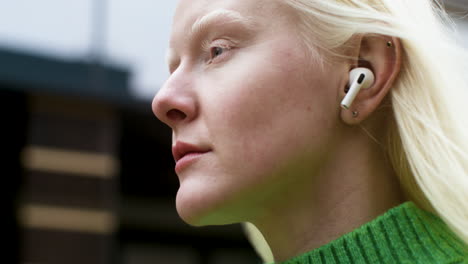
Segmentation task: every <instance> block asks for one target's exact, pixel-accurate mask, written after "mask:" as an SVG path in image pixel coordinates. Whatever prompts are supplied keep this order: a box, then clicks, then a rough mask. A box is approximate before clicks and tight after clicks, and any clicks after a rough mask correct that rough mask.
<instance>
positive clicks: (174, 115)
mask: <svg viewBox="0 0 468 264" xmlns="http://www.w3.org/2000/svg"><path fill="white" fill-rule="evenodd" d="M166 115H167V117H168V118H169V119H170V120H172V121H180V120H184V119H185V118H186V117H187V115H186V114H185V113H184V112H182V111H180V110H177V109H172V110H169V112H167V114H166Z"/></svg>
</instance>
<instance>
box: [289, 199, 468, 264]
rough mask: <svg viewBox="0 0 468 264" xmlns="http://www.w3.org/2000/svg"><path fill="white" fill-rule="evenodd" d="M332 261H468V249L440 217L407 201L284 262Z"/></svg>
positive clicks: (319, 263) (311, 263)
mask: <svg viewBox="0 0 468 264" xmlns="http://www.w3.org/2000/svg"><path fill="white" fill-rule="evenodd" d="M464 261H467V262H464ZM329 263H451V264H454V263H468V250H467V248H466V246H464V244H463V243H462V242H461V241H460V240H459V239H458V238H457V237H455V235H453V233H452V232H451V231H450V230H449V229H448V227H447V226H446V225H445V223H444V222H442V221H441V220H440V219H439V218H438V217H437V216H435V215H433V214H431V213H428V212H426V211H423V210H421V209H419V208H418V207H416V205H414V204H413V203H412V202H406V203H403V204H401V205H399V206H397V207H395V208H393V209H390V210H389V211H388V212H386V213H385V214H383V215H381V216H379V217H377V218H376V219H374V220H373V221H371V222H369V223H367V224H364V225H363V226H361V227H359V228H357V229H356V230H354V231H352V232H351V233H348V234H346V235H344V236H342V237H340V238H338V239H336V240H334V241H332V242H330V243H329V244H326V245H324V246H322V247H320V248H317V249H315V250H313V251H311V252H309V253H306V254H303V255H301V256H298V257H296V258H293V259H291V260H288V261H286V262H283V264H329Z"/></svg>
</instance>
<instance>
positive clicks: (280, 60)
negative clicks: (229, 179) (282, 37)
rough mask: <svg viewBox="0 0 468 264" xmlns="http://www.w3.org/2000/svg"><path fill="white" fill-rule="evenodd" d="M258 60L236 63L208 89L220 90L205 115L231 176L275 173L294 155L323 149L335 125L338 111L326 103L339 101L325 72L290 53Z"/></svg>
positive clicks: (282, 52) (224, 166) (212, 136)
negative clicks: (320, 143) (322, 143)
mask: <svg viewBox="0 0 468 264" xmlns="http://www.w3.org/2000/svg"><path fill="white" fill-rule="evenodd" d="M256 58H257V59H256V60H249V61H248V62H247V61H242V60H240V61H239V62H238V63H236V64H234V63H233V64H232V65H230V66H229V68H226V69H224V71H223V75H222V77H221V76H220V77H219V78H215V80H218V81H217V82H214V83H210V84H207V85H206V87H219V88H218V90H217V91H216V92H213V93H210V96H208V97H207V98H206V99H207V100H209V101H207V103H206V104H205V105H206V107H205V108H204V109H203V111H205V112H207V111H208V112H207V113H208V114H205V115H204V116H206V122H207V124H208V126H209V130H210V132H211V134H210V137H211V138H212V139H213V141H214V142H215V144H216V145H217V146H219V151H220V154H221V155H222V157H221V159H222V162H223V164H222V167H223V168H224V169H226V170H228V171H232V170H241V171H244V172H248V173H251V171H252V170H255V171H259V172H260V171H265V172H266V170H275V167H276V166H280V164H281V163H282V162H283V161H285V162H287V160H288V159H287V157H288V156H293V155H295V153H297V152H303V151H305V150H304V148H305V149H306V150H307V149H310V148H314V147H317V146H314V145H316V143H315V142H318V141H319V140H318V139H320V140H323V139H324V136H325V135H326V132H327V130H329V129H328V128H329V127H330V126H332V124H331V123H330V120H331V119H332V118H331V116H332V115H333V114H334V113H333V110H332V112H330V109H333V108H335V107H333V108H330V105H332V104H330V102H328V101H327V99H326V98H332V97H333V96H331V95H330V91H331V89H329V87H327V83H325V82H324V81H323V79H324V78H323V75H322V74H317V72H320V70H319V69H309V68H306V67H305V66H304V62H303V61H304V60H303V57H300V56H294V55H293V54H291V53H290V52H289V51H287V50H279V51H277V52H274V53H270V54H266V55H265V56H263V57H261V56H258V57H256ZM238 65H242V67H238ZM226 72H229V74H226ZM314 74H315V75H314ZM239 164H241V166H239Z"/></svg>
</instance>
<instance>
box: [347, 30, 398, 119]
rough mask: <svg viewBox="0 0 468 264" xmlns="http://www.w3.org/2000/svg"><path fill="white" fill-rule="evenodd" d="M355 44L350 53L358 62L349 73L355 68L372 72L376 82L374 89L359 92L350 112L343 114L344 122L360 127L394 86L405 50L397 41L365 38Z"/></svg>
mask: <svg viewBox="0 0 468 264" xmlns="http://www.w3.org/2000/svg"><path fill="white" fill-rule="evenodd" d="M355 43H357V45H356V46H355V48H354V49H353V50H352V51H350V53H351V54H350V55H351V57H353V58H356V59H353V61H350V64H349V70H350V71H351V70H352V69H353V68H355V67H366V68H370V70H372V71H373V73H374V75H375V81H374V84H373V85H372V86H370V87H369V88H367V89H362V90H361V91H360V92H359V94H358V95H357V96H356V98H355V100H354V102H353V104H352V105H351V107H350V109H349V110H345V109H342V110H341V119H342V120H343V122H345V123H346V124H348V125H356V124H359V123H361V122H362V121H364V120H366V119H367V118H368V117H369V116H370V115H371V114H372V113H373V112H375V110H376V109H377V108H378V107H379V105H380V104H381V103H382V101H383V99H384V98H385V96H386V95H387V94H388V92H389V91H390V88H391V87H392V86H393V84H394V82H395V79H396V78H397V76H398V74H399V72H400V69H401V60H402V58H401V57H402V54H401V53H402V48H401V43H400V40H399V39H398V38H395V37H388V36H382V35H364V36H360V37H359V39H358V40H357V41H356V42H355ZM348 79H349V77H348ZM345 88H346V87H343V90H342V92H341V95H342V97H341V98H344V96H345V95H346V93H345Z"/></svg>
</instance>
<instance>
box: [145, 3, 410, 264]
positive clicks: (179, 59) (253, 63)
mask: <svg viewBox="0 0 468 264" xmlns="http://www.w3.org/2000/svg"><path fill="white" fill-rule="evenodd" d="M297 30H298V29H297V21H296V19H295V16H294V12H293V11H292V10H290V9H288V8H286V7H285V6H283V5H281V4H278V3H277V1H272V0H182V1H181V2H180V3H179V6H178V8H177V11H176V14H175V17H174V25H173V29H172V34H171V42H170V52H169V68H170V71H171V76H170V78H169V79H168V80H167V82H166V83H165V85H164V86H163V88H162V89H161V90H160V91H159V92H158V94H157V95H156V97H155V98H154V101H153V111H154V113H155V115H156V116H157V117H158V118H159V119H160V120H161V121H163V122H165V123H166V124H167V125H169V126H170V127H171V128H172V130H173V143H174V144H176V143H177V142H180V141H183V142H186V143H190V144H192V145H195V146H198V147H200V148H203V149H208V150H209V151H208V152H206V153H204V154H203V155H201V156H200V157H198V158H197V159H196V160H195V161H194V162H192V163H191V164H190V165H189V166H187V167H186V168H184V169H183V170H182V171H179V172H178V177H179V181H180V188H179V191H178V194H177V199H176V204H177V210H178V212H179V215H180V216H181V217H182V218H183V219H184V220H185V221H186V222H187V223H189V224H192V225H219V224H230V223H240V222H251V223H253V224H254V225H255V226H256V227H257V228H258V229H259V230H260V231H261V232H262V234H263V235H264V236H265V239H266V240H267V242H268V244H269V246H270V247H271V249H272V252H273V255H274V257H275V260H276V261H284V260H287V259H289V258H291V257H294V256H297V255H299V254H301V253H305V252H307V251H310V250H312V249H314V248H317V247H319V246H321V245H323V244H326V243H328V242H330V241H331V240H333V239H335V238H338V237H339V236H341V235H343V234H344V233H347V232H350V231H352V230H353V229H355V228H357V227H359V226H360V225H362V224H364V223H366V222H368V221H370V220H372V219H374V218H375V217H377V216H378V215H380V214H382V213H383V212H385V211H387V210H388V209H389V208H391V207H393V206H396V205H398V204H399V203H401V202H402V201H403V200H404V198H403V195H402V192H401V190H400V187H399V184H398V180H397V178H396V176H395V175H394V172H393V170H392V168H391V165H390V164H389V163H388V162H387V161H386V158H385V152H384V150H383V147H382V145H381V144H379V143H377V142H379V141H382V140H383V138H384V135H385V131H386V130H385V127H386V125H385V124H386V122H387V118H386V114H388V113H386V111H385V110H384V111H381V110H379V109H380V108H381V105H382V103H383V102H384V101H385V98H386V95H387V94H388V92H389V91H390V89H391V88H392V85H393V83H394V81H395V79H396V78H397V76H398V73H399V71H400V65H401V47H400V43H399V41H398V39H394V38H391V37H388V36H355V37H354V38H353V39H352V41H351V42H350V44H351V45H349V48H348V49H347V50H346V51H345V55H348V56H349V57H350V59H342V60H335V61H333V62H328V63H325V64H324V65H325V66H324V67H323V68H321V67H320V66H319V65H318V63H317V61H316V60H315V59H313V58H311V56H309V54H310V53H309V52H308V50H307V48H306V45H304V43H303V41H302V40H301V39H300V37H299V36H300V35H299V34H297V33H298V32H297ZM388 41H392V43H393V46H392V47H391V48H389V47H387V45H386V43H387V42H388ZM357 58H360V59H361V60H363V61H365V62H366V65H367V66H369V67H371V68H372V70H373V71H374V74H375V76H376V81H375V83H374V84H373V85H372V86H371V87H370V88H368V89H366V90H363V91H361V92H360V93H359V95H358V96H357V97H356V100H355V101H354V103H353V105H352V107H351V109H350V110H344V109H341V108H340V101H341V100H342V99H343V97H344V96H345V88H346V85H347V83H348V79H349V71H350V70H351V69H353V68H354V67H356V66H360V62H359V61H358V59H357ZM353 111H356V112H359V115H358V116H353V114H352V112H353ZM365 131H366V132H365ZM370 135H372V136H370Z"/></svg>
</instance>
